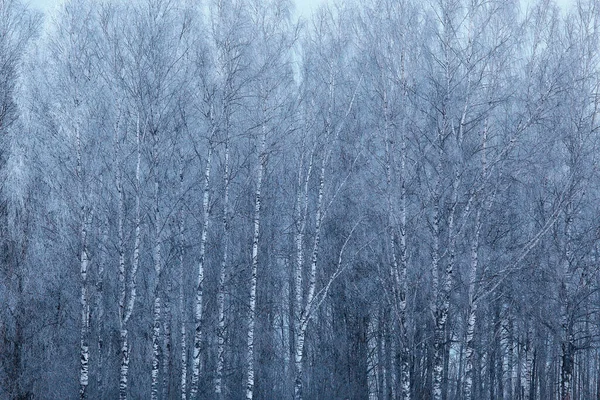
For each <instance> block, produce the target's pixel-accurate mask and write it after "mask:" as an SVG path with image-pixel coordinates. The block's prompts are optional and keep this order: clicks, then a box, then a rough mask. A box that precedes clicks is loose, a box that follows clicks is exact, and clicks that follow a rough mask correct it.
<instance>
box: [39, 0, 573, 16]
mask: <svg viewBox="0 0 600 400" xmlns="http://www.w3.org/2000/svg"><path fill="white" fill-rule="evenodd" d="M61 1H62V0H29V3H30V4H31V5H32V6H34V7H36V8H39V9H40V10H43V11H45V10H47V9H50V8H51V7H53V6H54V5H56V4H58V3H60V2H61ZM325 1H327V0H296V4H297V7H298V11H299V12H300V13H301V14H304V15H306V14H307V13H310V11H311V10H313V9H314V8H315V7H316V6H318V5H319V4H321V3H323V2H325ZM521 1H522V2H524V3H527V2H528V1H530V0H521ZM556 2H557V3H558V4H559V5H560V6H561V7H562V8H563V9H566V8H568V7H569V6H570V5H572V4H575V0H556Z"/></svg>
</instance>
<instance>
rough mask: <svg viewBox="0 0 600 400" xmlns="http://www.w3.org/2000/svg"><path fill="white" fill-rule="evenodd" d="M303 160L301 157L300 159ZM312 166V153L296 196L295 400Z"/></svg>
mask: <svg viewBox="0 0 600 400" xmlns="http://www.w3.org/2000/svg"><path fill="white" fill-rule="evenodd" d="M302 158H303V157H302ZM313 165H314V151H313V152H312V154H311V157H310V161H309V164H308V171H307V173H306V176H305V178H304V180H303V179H302V173H301V172H299V173H298V195H297V198H296V225H297V227H296V229H297V231H296V238H295V242H296V265H295V273H294V292H295V303H294V318H293V321H294V334H295V337H294V368H295V370H294V371H295V372H294V373H295V377H294V397H295V398H296V399H301V398H302V358H303V357H302V356H303V351H304V335H303V334H302V332H301V331H302V322H303V315H304V313H305V311H304V305H303V297H304V296H303V294H304V289H303V286H302V273H303V269H304V234H305V232H306V219H307V213H308V183H309V180H310V177H311V175H312V169H313ZM300 169H302V162H301V163H300Z"/></svg>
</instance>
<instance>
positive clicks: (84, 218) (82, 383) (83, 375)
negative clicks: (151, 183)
mask: <svg viewBox="0 0 600 400" xmlns="http://www.w3.org/2000/svg"><path fill="white" fill-rule="evenodd" d="M75 141H76V143H75V145H76V151H77V154H76V157H77V161H76V162H77V164H76V173H77V179H78V181H79V182H78V183H79V202H80V204H79V207H80V211H79V224H80V227H79V229H80V230H79V239H80V241H81V243H80V246H81V247H80V254H79V267H80V268H79V272H80V277H81V294H80V299H79V301H80V305H81V330H80V370H79V397H80V398H81V399H86V398H87V395H88V393H87V387H88V383H89V357H90V349H89V331H90V305H89V299H88V279H87V278H88V276H87V274H88V267H89V258H88V254H89V251H88V229H89V226H88V224H89V220H88V218H89V215H88V209H87V207H86V205H85V202H86V200H85V199H86V195H85V182H84V176H83V165H82V147H81V132H80V131H79V129H78V128H75Z"/></svg>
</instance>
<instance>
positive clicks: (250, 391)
mask: <svg viewBox="0 0 600 400" xmlns="http://www.w3.org/2000/svg"><path fill="white" fill-rule="evenodd" d="M266 145H267V132H266V126H265V123H264V122H263V125H262V134H261V139H260V153H259V155H258V168H257V172H256V194H255V200H254V201H255V203H254V234H253V236H252V265H251V272H250V274H251V275H250V306H249V312H248V333H247V337H246V339H247V341H246V344H247V347H246V363H247V366H246V400H252V397H253V396H254V324H255V317H256V285H257V271H258V241H259V238H260V209H261V201H262V184H263V177H264V173H265V168H266V164H267V153H266Z"/></svg>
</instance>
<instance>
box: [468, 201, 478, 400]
mask: <svg viewBox="0 0 600 400" xmlns="http://www.w3.org/2000/svg"><path fill="white" fill-rule="evenodd" d="M480 220H481V210H478V212H477V217H476V222H475V225H476V231H475V235H474V239H473V243H472V244H471V266H470V270H469V286H468V296H469V307H468V311H467V328H466V331H467V332H466V339H465V347H466V348H465V381H464V382H465V383H464V396H465V400H471V399H472V398H473V361H474V359H473V358H474V354H475V347H474V345H473V339H474V336H475V322H476V312H477V303H476V302H475V299H474V296H475V282H476V277H477V269H478V264H479V258H478V254H477V252H478V249H479V235H480V231H481V222H480Z"/></svg>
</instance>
